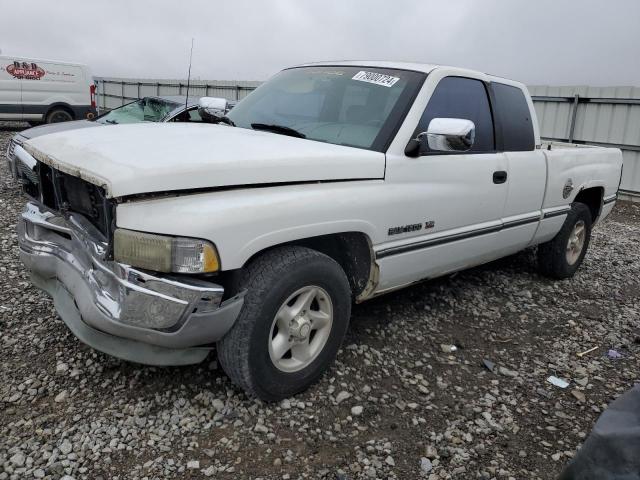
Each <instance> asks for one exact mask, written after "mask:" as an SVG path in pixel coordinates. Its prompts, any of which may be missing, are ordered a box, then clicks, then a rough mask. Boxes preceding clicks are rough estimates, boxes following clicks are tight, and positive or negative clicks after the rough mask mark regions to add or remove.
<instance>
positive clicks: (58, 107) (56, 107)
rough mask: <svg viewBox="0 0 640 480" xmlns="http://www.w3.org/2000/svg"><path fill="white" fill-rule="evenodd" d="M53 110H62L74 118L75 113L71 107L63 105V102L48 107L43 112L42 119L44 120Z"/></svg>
mask: <svg viewBox="0 0 640 480" xmlns="http://www.w3.org/2000/svg"><path fill="white" fill-rule="evenodd" d="M54 110H64V111H65V112H67V113H69V115H71V118H73V119H74V120H75V119H76V115H75V113H73V109H72V108H71V107H70V106H69V105H65V104H64V103H56V104H53V105H51V106H50V107H49V109H48V110H47V113H45V115H44V118H43V120H44V121H46V120H47V118H48V117H49V114H50V113H51V112H53V111H54Z"/></svg>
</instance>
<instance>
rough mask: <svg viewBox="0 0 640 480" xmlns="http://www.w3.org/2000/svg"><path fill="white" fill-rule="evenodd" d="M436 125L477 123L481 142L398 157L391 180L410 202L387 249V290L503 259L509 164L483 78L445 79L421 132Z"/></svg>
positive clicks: (381, 253) (383, 249)
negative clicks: (439, 122)
mask: <svg viewBox="0 0 640 480" xmlns="http://www.w3.org/2000/svg"><path fill="white" fill-rule="evenodd" d="M434 118H447V119H451V118H456V119H465V120H471V121H472V122H473V123H474V125H475V140H474V143H473V145H472V147H471V149H470V150H468V151H466V152H441V151H433V150H429V148H428V146H427V147H425V148H424V149H421V151H420V154H419V156H417V157H409V156H406V155H405V156H403V157H396V158H394V159H393V160H392V162H393V164H391V165H389V168H388V172H389V179H390V180H392V181H393V182H394V183H396V182H401V183H402V184H403V188H404V189H405V191H406V192H407V195H406V203H405V204H404V205H403V206H402V207H403V208H398V209H397V213H396V214H395V216H396V219H395V220H394V222H395V223H394V226H395V225H397V226H399V227H401V228H403V226H404V225H410V226H412V225H418V224H420V228H419V229H418V228H417V226H416V227H415V228H416V231H415V232H409V233H406V232H404V231H400V233H398V234H396V231H395V230H390V233H391V234H392V235H390V236H389V241H388V242H386V243H385V244H383V245H382V246H380V247H379V249H378V250H377V258H378V259H379V262H380V270H381V281H380V289H381V290H385V289H391V288H395V287H398V286H401V285H404V284H407V283H411V282H414V281H416V280H421V279H424V278H430V277H436V276H439V275H443V274H446V273H448V272H451V271H456V270H460V269H464V268H467V267H470V266H473V265H477V264H480V263H484V262H487V261H490V260H492V259H494V258H498V257H500V256H501V255H502V245H501V237H500V228H501V223H502V222H501V217H502V213H503V210H504V206H505V201H506V198H507V188H506V185H505V183H504V182H503V181H502V179H503V178H504V179H505V180H506V174H507V173H506V172H507V168H508V167H507V160H506V158H505V156H504V154H502V153H499V152H497V151H496V146H495V133H494V125H493V117H492V112H491V104H490V100H489V96H488V93H487V89H486V86H485V84H484V82H483V81H481V80H479V79H473V78H466V77H455V76H449V77H444V78H442V79H441V80H440V82H439V83H438V84H437V86H436V88H435V90H434V92H433V94H432V95H431V98H430V99H429V102H428V104H427V106H426V109H425V110H424V112H423V114H422V117H421V119H420V121H419V123H418V126H417V127H416V130H415V133H414V138H415V136H417V134H418V133H421V132H425V131H427V129H428V127H429V124H430V122H431V120H433V119H434Z"/></svg>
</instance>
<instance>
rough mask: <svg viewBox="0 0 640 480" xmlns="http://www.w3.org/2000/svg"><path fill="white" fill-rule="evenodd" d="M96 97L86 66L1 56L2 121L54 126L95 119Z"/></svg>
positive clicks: (0, 96)
mask: <svg viewBox="0 0 640 480" xmlns="http://www.w3.org/2000/svg"><path fill="white" fill-rule="evenodd" d="M95 95H96V92H95V85H94V83H93V77H92V76H91V72H90V71H89V67H87V66H86V65H81V64H79V63H69V62H58V61H53V60H37V59H33V58H22V57H10V56H0V120H22V121H28V122H30V123H43V122H46V123H54V122H65V121H68V120H79V119H83V118H93V117H94V116H95V114H96V97H95Z"/></svg>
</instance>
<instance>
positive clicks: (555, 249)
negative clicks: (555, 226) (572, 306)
mask: <svg viewBox="0 0 640 480" xmlns="http://www.w3.org/2000/svg"><path fill="white" fill-rule="evenodd" d="M591 223H592V220H591V211H590V210H589V207H587V206H586V205H585V204H584V203H574V204H572V205H571V210H570V211H569V213H568V214H567V218H566V219H565V221H564V224H563V225H562V228H561V229H560V231H559V232H558V234H557V235H556V236H555V237H553V239H552V240H550V241H549V242H547V243H543V244H541V245H540V246H539V247H538V267H539V269H540V272H541V273H542V274H543V275H546V276H547V277H551V278H557V279H563V278H569V277H572V276H573V275H574V274H575V273H576V270H578V267H579V266H580V265H581V264H582V260H584V256H585V255H586V253H587V249H588V248H589V241H590V240H591Z"/></svg>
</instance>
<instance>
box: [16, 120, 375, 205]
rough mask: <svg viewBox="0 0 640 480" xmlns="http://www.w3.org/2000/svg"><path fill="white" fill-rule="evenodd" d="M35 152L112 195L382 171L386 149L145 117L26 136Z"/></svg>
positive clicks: (368, 174) (370, 175)
mask: <svg viewBox="0 0 640 480" xmlns="http://www.w3.org/2000/svg"><path fill="white" fill-rule="evenodd" d="M24 149H25V150H26V151H27V152H29V153H30V154H31V155H32V156H33V157H34V158H36V159H37V160H39V161H41V162H44V163H47V164H49V165H51V166H52V167H54V168H56V169H58V170H61V171H63V172H66V173H69V174H71V175H75V176H78V177H80V178H83V179H85V180H87V181H89V182H91V183H93V184H96V185H100V186H102V187H104V188H105V190H106V192H107V195H108V196H110V197H121V196H126V195H133V194H138V193H150V192H162V191H171V190H188V189H196V188H210V187H221V186H232V185H250V184H269V183H281V182H303V181H320V180H349V179H369V178H383V177H384V166H385V158H384V154H382V153H379V152H372V151H368V150H363V149H359V148H352V147H343V146H339V145H332V144H329V143H322V142H317V141H313V140H305V139H301V138H294V137H289V136H285V135H279V134H275V133H269V132H259V131H253V130H248V129H244V128H233V127H229V126H223V125H210V124H197V125H194V124H180V123H145V124H132V125H115V126H111V127H109V128H87V129H82V130H71V131H67V132H61V133H54V134H51V135H44V136H42V137H37V138H34V139H31V140H29V141H27V142H25V144H24Z"/></svg>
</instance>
